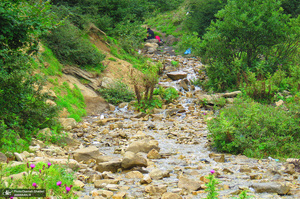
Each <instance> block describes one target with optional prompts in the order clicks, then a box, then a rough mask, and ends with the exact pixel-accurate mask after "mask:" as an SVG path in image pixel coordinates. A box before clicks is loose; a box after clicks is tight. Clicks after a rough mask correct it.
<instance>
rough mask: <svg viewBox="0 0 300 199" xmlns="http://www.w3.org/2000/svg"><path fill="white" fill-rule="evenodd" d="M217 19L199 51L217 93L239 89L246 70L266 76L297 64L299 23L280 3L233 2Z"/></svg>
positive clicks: (260, 0)
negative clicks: (206, 64)
mask: <svg viewBox="0 0 300 199" xmlns="http://www.w3.org/2000/svg"><path fill="white" fill-rule="evenodd" d="M232 13H235V14H232ZM216 17H217V18H218V19H217V21H216V22H212V23H211V25H210V26H209V28H208V29H207V32H206V34H204V36H203V41H202V42H201V44H200V50H199V52H200V55H201V56H202V57H203V61H204V62H205V63H208V64H210V67H208V68H207V74H208V76H209V81H210V82H209V84H210V86H212V87H213V88H214V89H215V90H221V91H224V90H226V89H229V88H234V87H235V88H236V87H237V76H238V74H239V73H242V72H243V71H252V72H255V73H257V74H262V75H264V76H266V75H267V74H268V73H271V74H272V73H274V72H275V71H276V70H277V69H278V66H279V65H280V64H282V67H283V69H284V70H286V69H287V68H288V65H289V64H290V63H292V62H294V61H295V55H296V53H297V48H298V46H299V36H300V34H299V32H300V31H299V22H300V21H299V19H298V20H297V19H290V18H289V16H287V15H285V14H283V13H282V9H281V8H280V1H277V0H267V1H265V0H255V1H250V0H247V1H238V0H231V1H228V4H227V5H226V6H225V8H224V9H222V10H220V11H219V12H218V13H217V14H216ZM216 70H217V71H216Z"/></svg>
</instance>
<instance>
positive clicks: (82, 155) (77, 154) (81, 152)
mask: <svg viewBox="0 0 300 199" xmlns="http://www.w3.org/2000/svg"><path fill="white" fill-rule="evenodd" d="M73 153H74V159H75V160H77V161H78V162H81V161H87V160H90V159H95V160H96V159H97V158H98V156H100V152H99V149H98V148H97V147H95V146H91V147H87V148H83V149H77V150H75V151H74V152H73Z"/></svg>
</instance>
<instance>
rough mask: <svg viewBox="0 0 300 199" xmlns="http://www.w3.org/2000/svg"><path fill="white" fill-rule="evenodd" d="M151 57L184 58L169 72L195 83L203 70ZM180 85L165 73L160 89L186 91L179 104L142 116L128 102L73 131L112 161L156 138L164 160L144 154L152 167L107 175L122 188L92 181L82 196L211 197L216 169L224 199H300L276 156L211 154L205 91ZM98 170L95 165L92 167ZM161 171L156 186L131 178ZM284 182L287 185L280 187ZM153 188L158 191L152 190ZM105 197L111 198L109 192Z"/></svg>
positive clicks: (295, 181) (192, 63)
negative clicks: (244, 198)
mask: <svg viewBox="0 0 300 199" xmlns="http://www.w3.org/2000/svg"><path fill="white" fill-rule="evenodd" d="M149 56H150V57H151V58H153V59H155V60H159V59H164V60H168V59H169V60H178V61H179V63H180V66H179V68H177V69H174V68H172V67H167V72H170V70H180V71H183V72H186V73H188V74H189V75H188V77H187V78H188V79H189V80H190V79H194V78H196V77H197V73H195V72H197V71H199V70H200V69H201V67H202V64H201V63H200V62H199V61H197V60H194V59H193V58H182V57H175V56H169V57H167V58H166V56H165V55H149ZM180 81H181V80H178V81H171V80H170V79H169V78H167V77H166V75H165V74H163V75H162V77H161V81H160V85H163V86H174V87H176V88H177V89H178V90H179V91H180V93H181V95H180V97H179V99H178V100H177V101H176V102H174V103H172V104H169V105H167V106H166V107H164V109H155V110H154V112H153V114H150V115H142V116H141V117H140V116H139V113H137V112H134V111H133V108H132V106H130V104H126V103H125V104H122V106H121V107H122V108H120V107H116V109H115V110H111V111H107V112H105V113H103V114H102V115H96V116H88V117H86V118H84V120H83V121H82V122H81V124H79V125H78V129H74V130H73V132H74V134H75V133H76V132H79V131H84V136H83V137H81V138H78V139H79V140H80V141H81V143H82V146H83V147H89V146H96V147H97V148H99V150H100V152H101V153H102V154H103V155H104V156H109V157H110V158H111V159H122V158H123V155H122V154H124V152H125V151H126V150H127V148H128V146H129V145H130V144H131V143H132V142H135V141H141V140H144V139H149V140H156V141H157V142H158V146H159V148H160V151H159V154H160V156H161V158H158V159H147V153H141V155H142V156H143V157H144V158H145V159H147V161H148V166H147V167H143V168H141V167H134V168H133V169H131V170H124V169H123V170H121V169H120V170H118V171H117V172H115V173H109V174H107V175H109V178H110V179H118V180H119V183H118V184H116V185H103V187H102V188H95V186H94V184H93V183H87V184H86V185H85V188H84V189H85V191H83V192H82V193H80V198H94V197H95V195H97V194H95V193H96V192H97V190H108V191H111V192H113V193H114V194H115V195H116V194H117V193H124V194H125V196H124V195H123V196H124V197H123V198H161V197H162V195H163V193H165V192H171V193H176V194H178V195H180V196H181V197H182V198H205V197H206V194H207V193H206V192H205V191H204V189H205V185H204V184H205V182H204V181H206V179H205V176H207V175H209V173H210V171H211V170H212V169H214V170H215V171H216V173H215V174H216V176H217V178H218V179H219V181H220V184H219V185H218V186H217V187H218V189H219V198H220V199H221V198H234V197H238V195H237V194H239V193H241V191H242V190H244V189H247V190H249V191H248V195H251V196H253V197H252V198H299V190H300V188H299V184H300V178H299V176H298V175H297V173H296V174H295V173H293V174H289V173H286V172H285V170H286V167H285V163H284V162H278V161H275V160H273V159H271V158H270V159H263V160H258V159H252V158H247V157H245V156H235V155H231V154H217V153H216V152H213V151H211V149H210V148H209V147H208V146H209V140H208V138H207V134H208V131H207V127H206V120H207V119H209V117H212V113H211V111H208V110H204V109H202V108H201V106H200V105H197V98H196V97H195V93H197V92H199V88H193V86H191V85H188V87H189V90H188V91H186V90H184V89H182V88H181V86H179V84H180ZM123 106H124V107H123ZM109 118H115V119H116V120H118V121H116V120H114V121H111V122H109V121H108V122H102V123H101V125H99V121H103V120H105V119H109ZM83 126H84V127H83ZM90 135H93V136H90ZM93 166H95V165H91V166H89V167H90V168H92V167H93ZM156 169H159V170H160V171H162V172H165V173H167V175H165V177H163V178H162V179H154V178H153V179H152V182H151V183H149V184H145V185H144V184H141V179H139V178H133V179H132V178H128V177H127V176H126V174H128V172H129V171H134V170H136V171H140V172H141V173H143V174H144V175H147V173H151V172H153V171H154V170H155V171H157V170H156ZM157 172H158V171H157ZM104 173H107V172H104ZM81 174H82V172H81V171H79V172H78V173H77V175H78V176H79V175H81ZM83 174H84V173H83ZM183 177H184V178H186V179H188V180H189V181H185V182H184V183H183V184H186V185H183V186H182V179H183ZM179 181H181V182H180V183H179ZM195 182H197V183H198V182H199V184H201V186H199V187H198V188H197V189H194V188H193V186H194V184H195ZM179 184H181V185H180V187H179ZM280 184H284V185H285V186H282V187H279V188H278V187H277V188H276V186H279V185H280ZM147 186H148V188H149V186H152V187H158V188H156V189H148V188H146V187H147ZM257 186H265V187H264V188H262V190H265V191H266V190H268V191H269V192H270V193H266V192H265V191H264V192H263V193H258V192H257V190H258V189H257ZM274 187H275V188H274ZM285 187H288V188H289V189H290V191H289V194H290V195H285V194H283V195H279V194H280V193H281V192H280V191H284V190H283V189H285ZM275 189H276V190H275ZM101 193H102V192H101ZM93 195H94V196H93ZM100 195H101V194H100ZM102 197H104V198H108V196H107V197H106V195H105V194H104V193H103V194H102ZM121 198H122V197H121Z"/></svg>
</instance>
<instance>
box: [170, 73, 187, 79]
mask: <svg viewBox="0 0 300 199" xmlns="http://www.w3.org/2000/svg"><path fill="white" fill-rule="evenodd" d="M167 76H168V77H169V78H170V79H172V80H173V81H176V80H179V79H184V78H186V77H187V73H186V72H177V71H176V72H169V73H167Z"/></svg>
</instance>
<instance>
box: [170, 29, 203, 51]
mask: <svg viewBox="0 0 300 199" xmlns="http://www.w3.org/2000/svg"><path fill="white" fill-rule="evenodd" d="M200 41H201V40H200V38H199V37H198V33H196V32H193V33H190V34H184V35H182V37H181V39H180V41H179V42H178V43H177V45H176V49H177V50H178V51H179V53H181V54H183V53H184V52H185V51H186V50H187V49H188V48H191V54H192V55H196V54H198V53H199V52H197V50H198V49H199V48H198V45H199V42H200Z"/></svg>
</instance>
